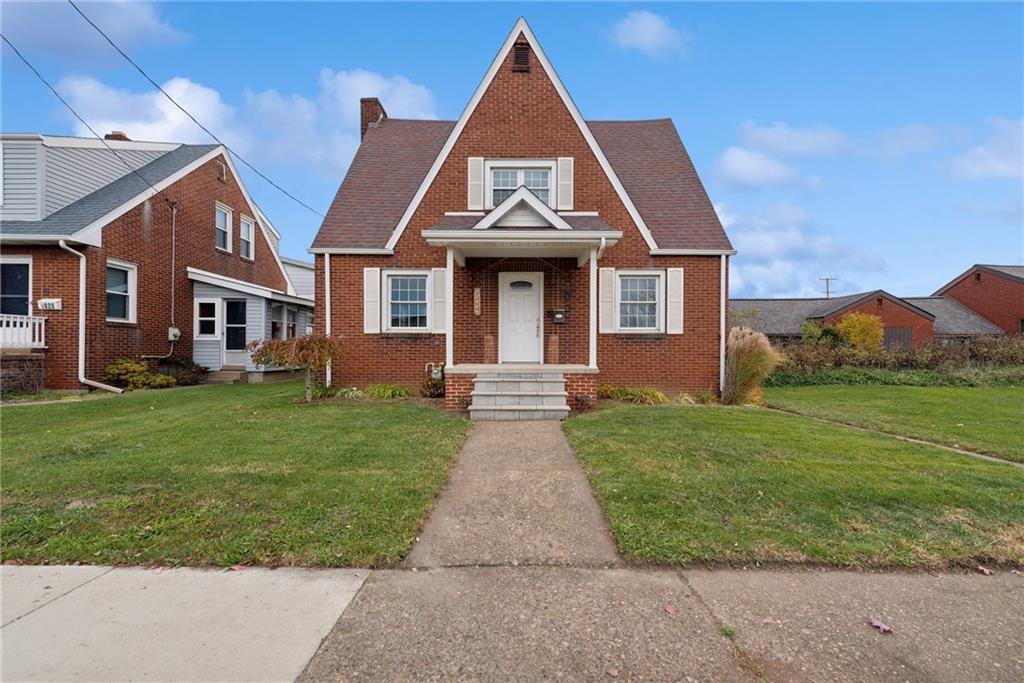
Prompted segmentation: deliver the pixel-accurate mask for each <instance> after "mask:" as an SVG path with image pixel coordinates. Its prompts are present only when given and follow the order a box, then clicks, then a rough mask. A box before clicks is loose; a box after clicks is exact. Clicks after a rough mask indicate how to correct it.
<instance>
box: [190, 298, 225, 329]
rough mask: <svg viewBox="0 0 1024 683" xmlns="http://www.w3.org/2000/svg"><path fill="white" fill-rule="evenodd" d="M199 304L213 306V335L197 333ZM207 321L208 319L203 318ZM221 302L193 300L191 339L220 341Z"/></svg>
mask: <svg viewBox="0 0 1024 683" xmlns="http://www.w3.org/2000/svg"><path fill="white" fill-rule="evenodd" d="M199 304H213V334H200V333H199ZM203 319H204V320H209V318H203ZM220 323H221V302H220V299H210V298H204V299H194V300H193V301H192V338H193V339H220V328H221V324H220Z"/></svg>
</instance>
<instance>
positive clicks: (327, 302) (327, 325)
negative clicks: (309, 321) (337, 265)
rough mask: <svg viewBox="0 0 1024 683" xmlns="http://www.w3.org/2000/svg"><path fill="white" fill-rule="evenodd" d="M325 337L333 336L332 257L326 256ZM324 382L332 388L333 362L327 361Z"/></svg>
mask: <svg viewBox="0 0 1024 683" xmlns="http://www.w3.org/2000/svg"><path fill="white" fill-rule="evenodd" d="M324 336H325V337H330V336H331V255H330V254H324ZM325 372H326V374H325V376H324V380H325V381H326V382H327V386H331V361H327V369H326V371H325Z"/></svg>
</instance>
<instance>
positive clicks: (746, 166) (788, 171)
mask: <svg viewBox="0 0 1024 683" xmlns="http://www.w3.org/2000/svg"><path fill="white" fill-rule="evenodd" d="M717 170H718V173H719V174H720V175H721V176H722V178H724V179H725V180H726V181H727V182H729V183H730V184H732V185H737V186H740V187H748V188H753V187H766V186H773V185H803V186H805V187H811V188H814V187H820V186H821V184H822V181H821V178H818V177H805V176H803V175H801V174H800V173H799V172H798V171H797V170H796V169H794V168H793V167H791V166H789V165H787V164H785V163H783V162H781V161H779V160H778V159H775V158H772V157H770V156H768V155H767V154H764V153H763V152H758V151H755V150H750V149H745V148H743V147H735V146H733V147H729V148H728V149H726V150H725V151H724V152H722V154H721V156H719V157H718V163H717Z"/></svg>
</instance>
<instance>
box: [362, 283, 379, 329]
mask: <svg viewBox="0 0 1024 683" xmlns="http://www.w3.org/2000/svg"><path fill="white" fill-rule="evenodd" d="M363 332H364V333H365V334H379V333H380V268H363Z"/></svg>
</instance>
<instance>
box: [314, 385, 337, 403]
mask: <svg viewBox="0 0 1024 683" xmlns="http://www.w3.org/2000/svg"><path fill="white" fill-rule="evenodd" d="M337 395H338V390H337V389H335V388H334V387H332V386H328V385H327V384H323V383H321V382H314V383H313V400H315V401H322V400H324V399H326V398H334V397H335V396H337Z"/></svg>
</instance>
